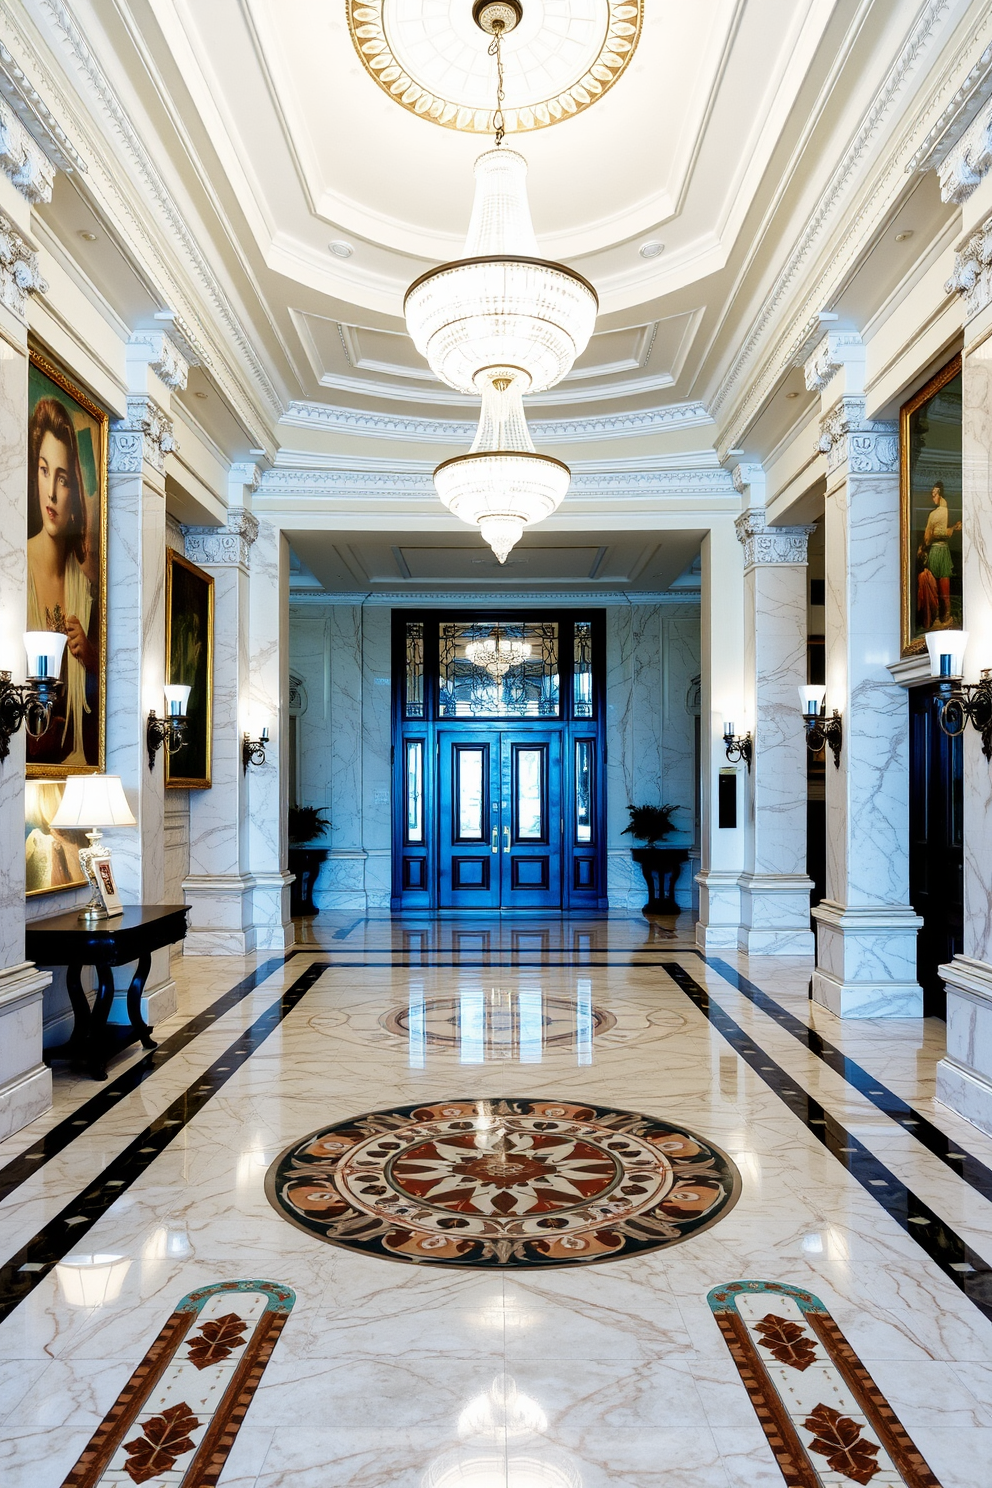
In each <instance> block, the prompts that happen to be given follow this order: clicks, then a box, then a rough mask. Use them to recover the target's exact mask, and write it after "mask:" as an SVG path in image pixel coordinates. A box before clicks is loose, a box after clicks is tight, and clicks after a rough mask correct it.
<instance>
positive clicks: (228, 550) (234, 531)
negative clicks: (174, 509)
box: [186, 506, 258, 568]
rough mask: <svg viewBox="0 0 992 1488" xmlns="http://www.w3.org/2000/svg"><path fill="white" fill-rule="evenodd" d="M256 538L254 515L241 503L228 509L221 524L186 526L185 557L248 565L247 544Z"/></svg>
mask: <svg viewBox="0 0 992 1488" xmlns="http://www.w3.org/2000/svg"><path fill="white" fill-rule="evenodd" d="M257 537H258V518H257V517H256V516H253V515H252V513H251V512H250V511H247V510H246V509H245V508H244V507H243V506H232V507H229V508H228V513H227V525H226V526H224V527H187V528H186V557H187V558H188V559H189V560H190V562H191V563H203V564H206V565H207V566H212V567H215V568H216V567H218V566H220V565H222V564H240V566H241V567H242V568H247V567H248V561H249V557H250V554H251V546H252V543H253V542H254V541H255V539H256V538H257Z"/></svg>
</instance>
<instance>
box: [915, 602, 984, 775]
mask: <svg viewBox="0 0 992 1488" xmlns="http://www.w3.org/2000/svg"><path fill="white" fill-rule="evenodd" d="M926 640H927V650H928V651H929V653H930V675H931V677H938V678H939V679H940V682H941V687H940V695H941V704H940V712H939V714H938V715H937V716H938V720H939V722H940V726H941V728H942V729H943V730H944V733H945V734H946V735H947V736H948V738H949V739H956V738H957V737H958V736H959V734H963V733H964V729H965V724H966V723H968V722H969V721H970V722H971V725H972V727H973V728H974V729H976V730H977V731H978V733H980V734H981V736H982V753H983V754H984V756H985V758H986V759H987V760H992V668H989V667H984V668H983V669H982V674H981V678H980V679H979V681H977V682H962V681H961V680H960V679H961V676H962V674H963V672H964V653H965V650H966V648H967V645H968V632H967V631H966V630H931V631H928V632H927V638H926ZM952 679H953V680H952Z"/></svg>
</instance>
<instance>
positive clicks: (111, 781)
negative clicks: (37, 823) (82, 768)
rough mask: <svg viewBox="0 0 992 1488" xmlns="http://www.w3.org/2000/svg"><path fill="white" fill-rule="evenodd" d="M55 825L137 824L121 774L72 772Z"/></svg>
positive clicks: (116, 825)
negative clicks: (73, 773)
mask: <svg viewBox="0 0 992 1488" xmlns="http://www.w3.org/2000/svg"><path fill="white" fill-rule="evenodd" d="M51 825H52V826H53V827H69V828H72V827H75V828H77V829H81V828H89V827H136V826H137V825H138V824H137V822H136V821H135V819H134V817H133V815H132V814H131V808H130V806H129V805H128V804H127V797H126V796H125V794H124V787H123V786H122V785H121V777H120V776H119V775H70V776H69V778H68V780H67V781H66V783H65V792H64V794H63V796H62V800H61V801H60V802H59V809H58V811H56V813H55V815H54V816H53V817H52V820H51Z"/></svg>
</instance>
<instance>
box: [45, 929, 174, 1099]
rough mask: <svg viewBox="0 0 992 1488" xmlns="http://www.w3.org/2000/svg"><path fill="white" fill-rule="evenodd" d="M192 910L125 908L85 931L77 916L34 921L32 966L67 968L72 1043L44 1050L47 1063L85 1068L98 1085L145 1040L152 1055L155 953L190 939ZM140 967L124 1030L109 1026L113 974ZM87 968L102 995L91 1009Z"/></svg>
mask: <svg viewBox="0 0 992 1488" xmlns="http://www.w3.org/2000/svg"><path fill="white" fill-rule="evenodd" d="M189 909H190V906H189V905H188V904H128V905H125V907H124V910H123V913H121V914H119V915H114V916H113V917H112V918H111V919H109V920H97V921H96V922H95V923H94V924H92V925H86V924H83V923H81V921H80V919H79V911H78V910H75V909H73V910H69V911H68V912H67V913H66V914H60V915H52V916H51V917H50V918H48V919H45V920H32V921H30V922H29V923H28V924H27V925H26V926H25V933H24V942H25V945H24V949H25V955H26V956H27V958H28V960H29V961H35V962H37V963H38V964H39V965H41V966H64V967H65V968H66V973H65V981H66V986H67V988H68V991H69V1000H70V1002H71V1003H72V1012H73V1020H74V1021H73V1028H72V1037H71V1038H70V1039H69V1041H68V1042H67V1043H65V1044H59V1045H57V1047H55V1048H53V1049H46V1051H45V1058H46V1060H47V1061H48V1062H49V1063H51V1061H52V1060H54V1059H69V1060H71V1061H72V1062H73V1064H81V1065H84V1066H85V1067H86V1069H87V1070H88V1071H89V1073H90V1075H91V1076H92V1078H93V1079H94V1080H105V1079H106V1078H107V1060H108V1059H109V1058H110V1056H111V1055H113V1054H116V1053H118V1052H119V1051H120V1050H121V1049H126V1048H127V1046H128V1045H129V1044H133V1043H134V1042H135V1041H136V1040H138V1039H140V1041H141V1043H142V1045H143V1046H144V1047H145V1048H146V1049H154V1048H155V1040H154V1039H153V1038H152V1031H151V1029H150V1028H149V1026H148V1024H147V1023H146V1022H145V1020H144V1019H143V1018H142V1016H141V998H142V995H143V993H144V990H145V983H146V982H147V980H148V973H149V971H150V970H151V965H152V952H153V951H158V950H161V948H162V947H163V946H168V945H173V944H174V943H175V942H176V941H177V940H184V939H185V936H186V916H187V914H188V913H189ZM129 961H137V963H138V965H137V968H136V970H135V973H134V976H133V977H132V978H131V985H130V987H129V988H128V990H127V1016H128V1024H127V1026H126V1027H120V1028H118V1027H116V1026H115V1025H113V1024H110V1023H108V1021H107V1020H108V1018H109V1016H110V1008H111V1005H112V1003H113V1000H114V978H113V973H112V970H111V968H112V967H114V966H125V965H127V963H128V962H129ZM84 966H92V967H94V968H95V970H96V976H97V994H96V1001H95V1002H94V1004H93V1006H92V1008H91V1007H90V1004H89V998H88V997H87V996H86V993H85V992H84V991H83V985H82V982H81V980H80V972H81V971H82V969H83V967H84Z"/></svg>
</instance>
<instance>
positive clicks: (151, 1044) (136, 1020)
mask: <svg viewBox="0 0 992 1488" xmlns="http://www.w3.org/2000/svg"><path fill="white" fill-rule="evenodd" d="M151 969H152V958H151V953H150V952H148V951H143V952H142V954H141V955H140V956H139V957H138V964H137V966H136V967H135V971H134V976H133V977H132V978H131V985H130V987H128V989H127V1016H128V1019H129V1020H130V1023H131V1027H132V1028H133V1029H134V1031H135V1033H136V1034H137V1035H138V1037H139V1039H140V1040H141V1045H142V1048H144V1049H157V1048H158V1045H157V1044H156V1042H155V1040H154V1039H153V1038H152V1031H151V1029H150V1028H149V1026H148V1024H147V1023H146V1022H145V1020H144V1018H143V1017H142V1016H141V999H142V996H143V995H144V991H145V983H146V982H147V980H148V973H149V972H150V971H151Z"/></svg>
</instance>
